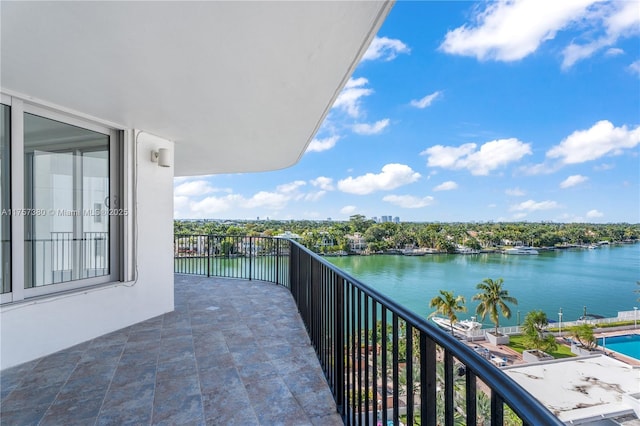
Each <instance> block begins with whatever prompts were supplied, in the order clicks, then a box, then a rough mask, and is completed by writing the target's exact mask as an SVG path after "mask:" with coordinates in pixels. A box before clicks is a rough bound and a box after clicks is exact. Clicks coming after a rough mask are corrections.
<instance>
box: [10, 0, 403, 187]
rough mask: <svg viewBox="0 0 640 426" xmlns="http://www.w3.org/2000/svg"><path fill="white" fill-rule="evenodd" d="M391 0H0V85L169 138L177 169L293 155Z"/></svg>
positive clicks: (280, 160) (250, 165)
mask: <svg viewBox="0 0 640 426" xmlns="http://www.w3.org/2000/svg"><path fill="white" fill-rule="evenodd" d="M390 8H391V3H389V2H382V1H316V2H311V1H309V2H307V1H284V2H271V1H256V2H243V1H241V2H222V1H199V2H180V1H175V2H171V1H166V2H165V1H160V2H152V1H139V2H136V1H130V2H115V1H114V2H112V1H107V2H88V1H87V2H84V1H75V2H12V1H4V0H3V1H2V2H0V15H1V29H0V31H1V33H0V37H1V38H0V43H1V45H0V46H1V58H0V59H1V64H0V65H1V68H0V72H1V74H0V85H1V86H2V88H3V89H4V90H5V91H7V92H12V93H21V94H25V95H28V96H31V97H34V98H37V99H40V100H43V101H46V102H51V103H54V104H57V105H60V106H62V107H65V108H69V109H72V110H75V111H78V112H81V113H84V114H89V115H91V116H94V117H97V118H99V119H101V120H107V121H110V122H113V123H117V124H119V125H121V126H124V127H126V128H136V129H141V130H144V131H147V132H149V133H153V134H155V135H157V136H161V137H164V138H167V139H170V140H173V141H175V143H176V153H175V173H176V175H177V176H180V175H200V174H210V173H228V172H254V171H264V170H273V169H279V168H284V167H287V166H290V165H292V164H294V163H295V162H297V161H298V160H299V159H300V157H301V156H302V154H303V153H304V151H305V148H306V146H307V145H308V143H309V142H310V141H311V139H312V137H313V135H314V134H315V132H316V130H317V129H318V127H319V126H320V124H321V123H322V120H323V119H324V117H325V115H326V114H327V112H328V110H329V109H330V108H331V105H332V104H333V101H334V100H335V97H336V96H337V95H338V93H339V91H340V90H341V88H342V87H343V86H344V84H345V83H346V81H347V80H348V78H349V76H350V75H351V73H352V72H353V70H354V68H355V66H356V65H357V63H358V61H359V60H360V58H361V56H362V54H363V53H364V52H365V50H366V48H367V47H368V45H369V43H370V42H371V40H372V39H373V37H374V35H375V33H376V32H377V30H378V29H379V27H380V25H381V24H382V21H383V20H384V19H385V17H386V15H387V13H388V12H389V10H390Z"/></svg>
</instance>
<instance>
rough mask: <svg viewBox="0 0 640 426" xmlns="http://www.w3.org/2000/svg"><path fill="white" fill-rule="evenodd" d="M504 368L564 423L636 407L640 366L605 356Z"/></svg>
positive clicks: (604, 415)
mask: <svg viewBox="0 0 640 426" xmlns="http://www.w3.org/2000/svg"><path fill="white" fill-rule="evenodd" d="M503 371H504V372H505V373H506V374H507V375H508V376H509V377H511V378H512V379H513V380H515V381H516V382H517V383H518V384H519V385H520V386H522V387H523V388H524V389H526V390H527V391H528V392H529V393H531V394H532V395H533V396H534V397H535V398H537V399H538V400H539V401H540V402H542V403H543V404H544V405H545V406H546V407H547V408H549V410H551V412H553V413H554V414H555V415H556V416H558V418H559V419H560V420H562V421H564V422H569V421H577V420H581V419H588V418H596V417H599V418H602V417H609V416H610V415H612V414H616V413H623V412H628V411H629V410H632V406H631V405H630V404H629V403H628V402H625V400H624V399H625V398H623V395H625V394H632V393H637V392H639V391H640V369H638V368H634V367H632V366H630V365H628V364H625V363H623V362H621V361H618V360H615V359H612V358H610V357H608V356H605V355H599V356H592V357H579V358H568V359H562V360H554V361H547V362H540V363H535V364H520V365H516V366H513V367H507V368H504V369H503Z"/></svg>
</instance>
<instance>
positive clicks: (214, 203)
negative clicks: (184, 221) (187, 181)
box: [186, 194, 242, 218]
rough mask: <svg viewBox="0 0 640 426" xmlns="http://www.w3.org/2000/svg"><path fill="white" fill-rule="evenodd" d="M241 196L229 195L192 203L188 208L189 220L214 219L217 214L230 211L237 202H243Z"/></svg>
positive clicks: (211, 197)
mask: <svg viewBox="0 0 640 426" xmlns="http://www.w3.org/2000/svg"><path fill="white" fill-rule="evenodd" d="M241 200H242V197H241V196H240V195H235V194H229V195H225V196H224V197H215V196H210V197H206V198H204V199H202V200H200V201H192V202H190V203H189V206H188V212H186V213H187V214H188V216H186V217H189V218H204V217H213V216H214V215H215V214H217V213H221V212H224V211H227V210H230V209H231V208H232V207H233V206H234V205H235V204H236V203H237V202H239V201H241Z"/></svg>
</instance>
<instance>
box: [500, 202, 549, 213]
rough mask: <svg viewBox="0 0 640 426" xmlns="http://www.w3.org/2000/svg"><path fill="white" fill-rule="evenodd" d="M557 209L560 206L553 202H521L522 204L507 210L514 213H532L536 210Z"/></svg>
mask: <svg viewBox="0 0 640 426" xmlns="http://www.w3.org/2000/svg"><path fill="white" fill-rule="evenodd" d="M559 207H560V205H559V204H558V203H556V202H555V201H549V200H547V201H534V200H527V201H523V202H522V203H519V204H514V205H512V206H511V207H510V208H509V210H510V211H516V212H519V211H526V212H533V211H538V210H552V209H557V208H559Z"/></svg>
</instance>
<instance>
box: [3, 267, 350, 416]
mask: <svg viewBox="0 0 640 426" xmlns="http://www.w3.org/2000/svg"><path fill="white" fill-rule="evenodd" d="M175 307H176V309H175V311H174V312H171V313H168V314H165V315H162V316H159V317H156V318H152V319H150V320H148V321H144V322H141V323H138V324H135V325H133V326H131V327H128V328H125V329H122V330H118V331H116V332H113V333H110V334H108V335H105V336H101V337H98V338H96V339H94V340H91V341H89V342H85V343H82V344H80V345H77V346H74V347H72V348H69V349H66V350H63V351H60V352H57V353H54V354H52V355H49V356H46V357H44V358H41V359H38V360H35V361H32V362H29V363H26V364H22V365H20V366H17V367H14V368H10V369H7V370H5V371H2V372H1V373H0V392H1V394H0V396H1V397H2V403H1V405H0V423H2V424H3V425H4V424H6V425H14V424H16V425H31V424H40V425H49V424H55V425H60V424H65V425H74V424H81V425H88V424H95V425H114V424H117V425H121V424H136V425H139V424H193V425H204V424H210V425H220V424H224V425H232V424H240V425H260V424H261V425H276V424H283V425H284V424H287V425H288V424H291V425H309V424H318V425H334V424H335V425H342V421H341V419H340V416H339V415H338V414H337V413H336V407H335V403H334V401H333V398H332V396H331V392H330V390H329V388H328V386H327V382H326V380H325V379H324V376H323V374H322V371H321V369H320V365H319V363H318V359H317V357H316V355H315V352H314V351H313V348H312V347H311V346H310V344H309V337H308V336H307V333H306V331H305V328H304V325H303V323H302V320H301V319H300V316H299V315H298V313H297V309H296V307H295V303H294V302H293V299H292V297H291V295H290V293H289V291H288V290H287V289H285V288H283V287H280V286H277V285H274V284H270V283H265V282H261V281H244V280H226V279H219V278H203V277H195V276H185V275H176V276H175Z"/></svg>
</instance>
